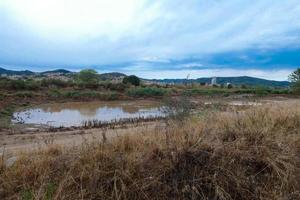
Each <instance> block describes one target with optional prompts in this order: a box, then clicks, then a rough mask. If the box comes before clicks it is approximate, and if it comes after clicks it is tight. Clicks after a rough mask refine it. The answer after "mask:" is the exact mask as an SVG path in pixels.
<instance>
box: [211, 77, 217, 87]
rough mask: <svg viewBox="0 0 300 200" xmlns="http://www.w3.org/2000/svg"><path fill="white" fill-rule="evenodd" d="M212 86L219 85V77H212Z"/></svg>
mask: <svg viewBox="0 0 300 200" xmlns="http://www.w3.org/2000/svg"><path fill="white" fill-rule="evenodd" d="M211 84H212V85H217V77H212V78H211Z"/></svg>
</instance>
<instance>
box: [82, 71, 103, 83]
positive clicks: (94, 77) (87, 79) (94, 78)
mask: <svg viewBox="0 0 300 200" xmlns="http://www.w3.org/2000/svg"><path fill="white" fill-rule="evenodd" d="M78 80H79V81H80V82H81V83H85V84H95V83H98V80H99V77H98V74H97V72H96V71H95V70H93V69H84V70H81V71H80V72H79V74H78Z"/></svg>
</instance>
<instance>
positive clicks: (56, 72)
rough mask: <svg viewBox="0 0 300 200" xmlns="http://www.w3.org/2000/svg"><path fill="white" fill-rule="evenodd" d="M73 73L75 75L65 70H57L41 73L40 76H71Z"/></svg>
mask: <svg viewBox="0 0 300 200" xmlns="http://www.w3.org/2000/svg"><path fill="white" fill-rule="evenodd" d="M71 73H73V72H71V71H68V70H65V69H56V70H52V71H45V72H41V73H40V74H42V75H47V74H71Z"/></svg>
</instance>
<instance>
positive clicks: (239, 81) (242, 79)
mask: <svg viewBox="0 0 300 200" xmlns="http://www.w3.org/2000/svg"><path fill="white" fill-rule="evenodd" d="M51 73H60V74H63V75H67V74H70V73H76V72H72V71H69V70H65V69H56V70H50V71H45V72H32V71H29V70H21V71H17V70H7V69H4V68H2V67H0V75H3V74H6V75H9V76H12V75H19V76H28V75H47V74H51ZM99 75H100V77H101V79H103V80H107V79H110V78H120V77H122V76H126V74H123V73H120V72H109V73H103V74H99ZM216 78H217V83H218V84H226V83H231V84H233V85H249V86H257V85H261V86H267V87H289V85H290V82H288V81H275V80H268V79H263V78H257V77H250V76H232V77H216ZM211 79H212V77H202V78H197V79H144V80H147V81H152V82H156V83H164V84H182V83H205V84H209V83H211Z"/></svg>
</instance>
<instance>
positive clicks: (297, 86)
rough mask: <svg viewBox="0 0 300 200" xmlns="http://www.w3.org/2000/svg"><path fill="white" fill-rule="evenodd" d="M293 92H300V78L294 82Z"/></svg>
mask: <svg viewBox="0 0 300 200" xmlns="http://www.w3.org/2000/svg"><path fill="white" fill-rule="evenodd" d="M292 92H293V93H294V94H300V80H299V81H297V82H294V83H292Z"/></svg>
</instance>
